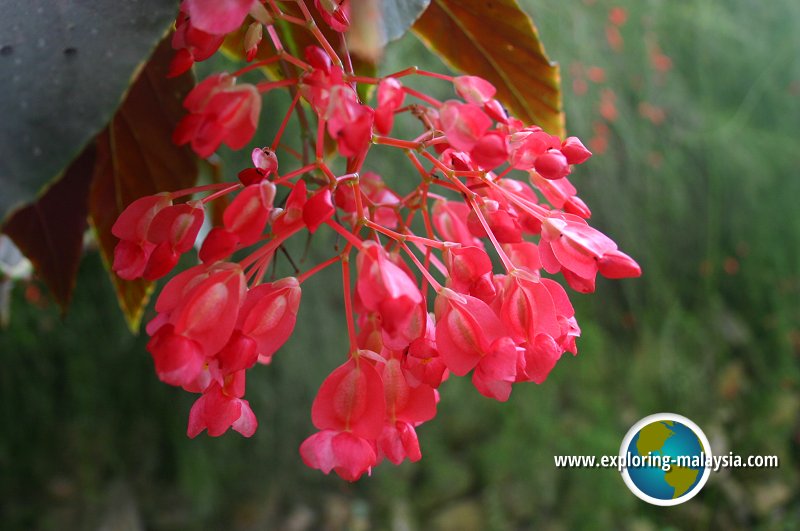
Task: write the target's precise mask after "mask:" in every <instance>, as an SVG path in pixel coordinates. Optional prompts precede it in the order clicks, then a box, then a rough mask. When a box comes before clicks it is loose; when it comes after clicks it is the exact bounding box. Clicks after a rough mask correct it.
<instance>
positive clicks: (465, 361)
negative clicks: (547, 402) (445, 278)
mask: <svg viewBox="0 0 800 531" xmlns="http://www.w3.org/2000/svg"><path fill="white" fill-rule="evenodd" d="M507 335H508V331H507V330H506V327H505V325H504V324H503V323H502V322H501V321H500V319H499V318H498V317H497V315H496V314H495V313H494V311H492V309H491V308H490V307H489V306H488V305H487V304H486V303H485V302H483V301H482V300H480V299H477V298H475V297H472V296H470V295H463V294H459V293H456V292H455V291H453V290H451V289H449V288H443V289H442V290H441V291H440V292H439V295H438V296H437V297H436V347H437V348H438V350H439V354H440V355H441V356H442V359H443V360H444V362H445V364H446V365H447V368H448V369H450V370H451V371H452V372H453V374H455V375H456V376H464V375H465V374H467V373H468V372H469V371H471V370H472V369H473V368H475V366H476V365H478V363H479V362H480V361H481V358H482V357H483V356H485V355H486V354H488V353H490V352H492V351H493V348H492V347H493V344H494V342H495V341H497V340H498V339H500V338H501V337H505V336H507Z"/></svg>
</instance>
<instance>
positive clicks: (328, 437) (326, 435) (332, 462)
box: [300, 430, 377, 481]
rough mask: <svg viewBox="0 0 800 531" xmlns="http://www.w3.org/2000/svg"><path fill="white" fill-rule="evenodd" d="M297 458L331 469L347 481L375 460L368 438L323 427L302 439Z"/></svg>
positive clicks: (370, 467) (355, 477)
mask: <svg viewBox="0 0 800 531" xmlns="http://www.w3.org/2000/svg"><path fill="white" fill-rule="evenodd" d="M300 457H302V458H303V462H304V463H305V464H306V466H309V467H311V468H315V469H317V470H321V471H322V472H323V473H325V474H330V472H331V470H333V471H334V472H336V473H337V474H338V475H339V477H341V478H342V479H344V480H346V481H356V480H357V479H358V478H360V477H361V476H362V475H363V474H364V473H365V472H369V471H371V470H372V467H373V466H375V464H376V462H377V456H376V455H375V447H374V445H373V444H372V443H370V441H368V440H366V439H364V438H362V437H358V436H357V435H354V434H352V433H350V432H346V431H345V432H342V431H336V430H322V431H319V432H317V433H315V434H314V435H312V436H311V437H309V438H308V439H306V440H305V441H303V444H301V445H300Z"/></svg>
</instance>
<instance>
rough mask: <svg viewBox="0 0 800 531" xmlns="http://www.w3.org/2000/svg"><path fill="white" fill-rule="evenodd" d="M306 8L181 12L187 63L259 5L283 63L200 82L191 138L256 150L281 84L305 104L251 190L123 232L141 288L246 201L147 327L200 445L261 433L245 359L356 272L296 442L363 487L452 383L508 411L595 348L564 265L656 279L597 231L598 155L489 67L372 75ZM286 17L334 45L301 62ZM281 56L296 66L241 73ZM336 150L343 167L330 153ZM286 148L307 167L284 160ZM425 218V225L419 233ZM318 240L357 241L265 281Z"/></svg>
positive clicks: (209, 149) (215, 191)
mask: <svg viewBox="0 0 800 531" xmlns="http://www.w3.org/2000/svg"><path fill="white" fill-rule="evenodd" d="M319 4H320V2H317V9H318V10H319V14H320V17H321V19H322V20H324V21H325V22H326V23H328V24H329V25H330V27H331V28H332V29H333V30H334V31H339V32H341V31H344V30H346V29H347V24H348V20H349V18H348V11H346V10H347V9H349V5H348V3H347V2H345V3H342V4H337V5H336V6H334V8H333V9H332V10H329V9H326V8H325V6H320V5H319ZM298 6H299V8H300V9H301V12H302V13H303V18H298V17H294V16H292V15H289V14H286V13H284V12H282V11H281V10H280V9H279V7H278V6H277V4H276V3H275V2H272V1H269V2H267V3H266V4H262V3H260V2H257V1H255V0H252V1H234V0H228V1H224V2H216V1H211V0H208V1H202V0H185V1H184V2H183V5H182V7H181V10H182V11H181V14H180V16H179V18H178V21H177V28H178V29H177V32H176V34H175V40H174V45H175V48H176V49H177V50H178V55H177V59H176V61H177V62H178V63H180V64H183V62H185V61H184V59H181V56H185V55H186V54H187V53H190V54H191V57H192V60H193V61H194V60H201V59H203V58H205V57H206V56H208V55H209V53H208V52H209V50H210V49H211V48H212V47H213V46H212V45H215V46H218V42H217V41H221V38H222V37H224V34H225V33H227V32H230V31H233V30H236V29H238V28H239V26H241V25H242V24H246V23H247V21H246V20H245V19H246V17H247V16H248V14H250V16H252V17H254V18H255V21H254V22H252V23H250V25H251V27H252V24H256V25H259V27H260V26H261V25H264V28H265V29H266V34H267V35H269V36H270V41H271V43H270V44H271V46H272V47H273V48H274V49H275V56H274V57H272V58H270V59H267V60H264V61H260V62H256V63H253V64H251V65H249V66H248V67H246V68H245V69H243V70H242V71H240V72H237V73H235V74H233V75H230V74H227V73H219V74H216V75H213V76H211V77H210V78H208V79H206V80H205V81H203V82H202V83H200V84H199V85H197V87H196V88H195V89H194V90H193V91H192V92H191V93H190V94H189V96H188V97H187V98H186V101H185V107H186V109H187V111H188V114H187V115H186V117H185V118H184V120H183V121H182V122H181V123H180V125H179V127H178V129H177V131H176V132H175V137H174V140H175V141H176V143H179V144H189V145H191V147H192V148H193V149H194V150H195V151H196V152H197V154H198V155H200V156H203V157H206V156H209V155H210V154H212V153H213V152H214V151H215V150H216V149H217V148H218V147H219V146H220V145H221V144H223V143H224V144H226V145H228V146H229V147H231V148H234V149H240V148H242V147H244V146H245V145H247V144H248V143H249V142H250V140H251V139H252V136H253V134H254V132H255V130H256V128H257V126H258V121H259V113H260V108H261V95H262V94H263V93H264V92H267V91H269V90H273V89H276V88H279V87H287V88H288V89H289V90H290V91H291V93H292V94H293V96H294V97H293V101H292V104H291V106H290V108H289V110H288V113H287V115H286V116H285V118H284V120H283V121H282V125H281V127H280V129H279V132H278V134H277V135H276V137H275V139H274V141H273V143H272V145H271V146H269V147H265V148H256V149H254V150H253V151H252V161H253V166H252V167H249V168H245V169H243V170H242V171H241V172H240V173H239V176H238V177H239V178H238V181H236V182H226V183H221V184H210V185H205V186H200V187H197V188H193V189H189V190H181V191H177V192H171V193H170V192H165V193H162V194H158V195H155V196H150V197H144V198H142V199H139V200H137V201H136V202H134V203H133V204H131V205H130V206H129V207H128V208H127V209H126V210H125V211H124V212H123V213H122V215H121V216H120V217H119V220H118V221H117V223H116V224H115V226H114V229H113V232H114V234H115V236H117V237H118V238H119V239H120V242H119V244H118V246H117V249H116V254H115V257H114V266H113V267H114V270H115V271H116V272H117V273H118V274H119V276H120V277H122V278H126V279H134V278H139V277H144V278H147V279H157V278H160V277H163V276H164V275H166V274H167V273H168V272H169V271H171V270H172V269H173V268H174V266H175V265H176V263H177V262H178V258H179V257H180V255H181V254H182V253H185V252H187V251H189V250H190V249H191V248H192V247H193V246H194V245H196V244H197V243H198V242H197V241H196V240H197V238H198V233H199V230H200V227H201V225H202V223H203V221H204V219H206V215H205V211H204V209H205V205H206V204H207V203H209V202H211V201H214V200H215V199H218V198H220V197H222V196H224V195H227V194H233V193H236V195H235V197H234V198H233V200H232V201H231V202H230V203H229V204H228V206H227V207H226V208H225V210H224V214H223V215H222V219H221V222H220V223H219V224H218V226H215V227H213V228H211V229H210V231H209V232H208V233H207V235H206V236H205V238H204V239H203V241H202V243H201V244H200V245H199V259H200V263H199V264H198V265H195V266H194V267H191V268H190V269H188V270H186V271H183V272H181V273H178V274H177V275H175V276H173V277H172V278H171V279H170V280H169V282H167V284H166V285H165V286H164V287H163V289H162V291H161V294H160V296H159V297H158V300H157V302H156V307H155V309H156V311H157V312H158V314H157V316H156V317H155V319H153V320H152V321H151V322H150V323H149V324H148V325H147V332H148V334H149V335H150V336H151V339H150V342H149V343H148V350H149V351H150V353H151V354H152V356H153V360H154V362H155V369H156V373H157V374H158V377H159V378H160V379H161V380H162V381H164V382H166V383H168V384H171V385H176V386H180V387H183V388H184V389H185V390H187V391H189V392H192V393H198V394H200V397H199V398H198V399H197V401H196V402H195V404H194V406H193V407H192V410H191V412H190V415H189V428H188V434H189V436H191V437H194V436H196V435H197V434H198V433H200V432H201V431H202V430H204V429H207V430H208V433H209V435H212V436H218V435H221V434H222V433H224V432H225V431H227V429H228V428H233V429H234V430H236V431H238V432H240V433H241V434H243V435H245V436H250V435H252V434H253V432H254V431H255V429H256V418H255V415H254V414H253V411H252V409H251V407H250V405H249V403H248V402H247V400H244V398H243V397H244V394H245V373H246V371H247V370H249V369H251V368H252V367H254V366H255V365H256V364H258V363H262V364H268V363H270V361H271V360H272V356H273V355H274V354H275V352H276V351H277V350H278V349H279V348H280V347H281V346H282V345H283V344H284V343H285V342H286V340H287V339H288V338H289V336H290V335H291V333H292V331H293V329H294V327H295V323H296V320H297V313H298V307H299V303H300V295H301V285H302V284H303V283H304V282H305V281H306V280H307V279H308V278H310V277H311V276H313V275H314V274H316V273H317V272H319V271H321V270H322V269H324V268H326V267H328V266H330V265H333V264H336V263H338V264H340V266H341V270H342V284H343V298H344V314H345V315H344V319H345V321H346V323H347V328H348V332H349V337H350V344H349V349H348V350H347V359H346V361H345V362H344V363H343V364H342V365H341V366H339V367H338V368H336V369H335V370H334V371H333V372H332V373H331V374H330V375H329V376H328V377H327V378H326V379H325V381H324V382H323V383H322V386H321V387H320V390H319V393H318V395H317V397H316V399H315V400H314V404H313V407H312V412H311V418H312V421H313V424H314V426H315V427H316V428H317V430H318V431H317V432H316V433H315V434H313V435H311V436H310V437H309V438H308V439H306V440H305V442H303V443H302V445H301V447H300V454H301V456H302V458H303V460H304V462H305V463H306V464H307V465H308V466H310V467H313V468H317V469H320V470H322V471H323V472H325V473H326V474H327V473H329V472H331V471H335V472H336V473H337V474H338V475H340V476H341V477H343V478H345V479H347V480H350V481H353V480H356V479H358V478H359V477H361V476H362V475H363V474H364V473H369V472H370V471H371V469H372V467H374V466H375V465H377V464H378V463H379V462H380V461H381V460H383V459H384V458H386V459H388V460H389V461H391V462H393V463H395V464H399V463H400V462H402V461H403V460H405V459H406V458H407V459H409V460H411V461H416V460H418V459H420V457H421V452H420V444H419V441H418V438H417V432H416V429H417V427H418V426H419V425H420V424H422V423H424V422H426V421H428V420H430V419H432V418H433V417H434V416H435V415H436V404H437V401H438V397H439V395H438V393H439V389H440V388H441V385H442V382H443V381H445V380H446V379H447V378H448V377H449V376H450V375H451V374H453V375H456V376H465V375H467V374H469V373H470V372H471V373H472V382H473V383H474V385H475V388H476V389H477V390H478V392H480V393H481V394H482V395H484V396H486V397H489V398H493V399H496V400H501V401H505V400H507V399H508V398H509V395H510V393H511V390H512V386H513V384H515V383H519V382H535V383H542V382H543V381H544V380H545V379H546V378H547V376H548V374H549V373H550V372H551V370H552V369H553V368H554V366H555V365H556V363H557V362H558V360H559V359H560V357H561V356H562V354H563V353H564V352H570V353H572V354H576V353H577V346H576V338H577V337H578V336H579V335H580V328H579V327H578V323H577V321H576V318H575V311H574V309H573V307H572V304H571V303H570V300H569V297H568V295H567V292H566V290H565V289H564V287H562V285H561V284H559V283H558V282H556V281H555V280H553V279H552V278H550V277H548V276H547V275H554V274H557V273H561V275H562V276H563V278H564V280H565V281H566V284H567V285H568V286H569V287H570V288H572V289H574V290H577V291H580V292H584V293H586V292H591V291H594V287H595V279H596V277H597V274H598V273H599V274H600V275H603V276H605V277H608V278H623V277H635V276H638V275H640V273H641V271H640V269H639V266H638V265H637V264H636V262H635V261H634V260H633V259H631V258H630V257H629V256H627V255H626V254H624V253H622V252H621V251H620V250H619V249H618V248H617V245H616V244H615V243H614V242H613V241H612V240H611V239H609V238H608V237H607V236H605V235H604V234H602V233H601V232H599V231H597V230H596V229H593V228H592V227H590V226H589V224H588V223H587V221H586V219H587V218H589V217H590V214H591V213H590V211H589V208H588V207H587V206H586V204H585V203H584V202H583V201H582V200H581V199H580V198H579V197H578V196H577V195H576V189H575V187H574V186H573V185H572V184H571V183H570V181H569V180H568V175H569V174H570V173H571V171H572V168H573V167H574V165H576V164H580V163H583V162H585V161H586V160H587V159H588V158H589V157H590V156H591V153H590V152H589V151H588V150H587V149H586V148H585V147H584V146H583V144H582V143H581V142H580V140H578V139H577V138H575V137H569V138H567V139H565V140H561V139H559V138H557V137H555V136H553V135H550V134H548V133H546V132H545V131H543V130H542V129H541V128H539V127H536V126H533V125H526V124H524V123H523V122H521V121H520V120H518V119H516V118H514V117H512V116H509V115H508V114H507V113H506V111H505V110H504V108H503V106H502V105H501V104H500V103H499V102H498V101H497V100H496V99H494V96H495V88H494V87H493V86H492V85H491V84H490V83H489V82H487V81H485V80H483V79H480V78H477V77H472V76H460V77H451V76H447V75H443V74H436V73H432V72H424V71H420V70H418V69H416V68H410V69H407V70H404V71H402V72H398V73H396V74H392V75H389V76H387V77H384V78H380V79H375V78H368V77H360V76H357V75H355V74H354V73H353V72H352V70H351V69H350V68H349V67H348V66H347V65H349V64H350V61H349V60H348V58H347V57H344V58H343V57H341V56H339V55H337V53H336V52H335V51H334V48H333V46H332V45H331V44H330V43H329V42H328V40H327V39H326V38H325V36H324V34H323V33H322V32H321V31H319V29H318V27H317V26H316V25H315V24H314V23H312V21H313V20H314V19H313V15H312V14H311V13H310V11H309V10H308V8H307V7H306V6H305V4H304V3H303V2H300V3H298ZM276 20H283V21H284V22H286V23H289V24H295V25H297V26H302V27H304V28H309V27H310V28H311V31H312V33H313V34H314V36H315V37H316V38H317V39H318V41H319V46H314V47H309V48H308V49H307V50H305V54H304V57H303V58H297V57H292V56H290V55H289V54H287V53H286V51H285V49H284V47H283V46H282V43H281V41H280V38H279V34H278V32H277V30H276V28H275V26H274V25H273V23H274V22H275V21H276ZM315 30H316V31H315ZM248 32H250V30H248ZM261 32H262V30H259V31H258V32H257V33H258V34H261ZM207 35H210V36H211V37H207ZM212 37H213V38H212ZM192 43H194V44H192ZM259 45H260V44H259V42H255V46H256V47H258V46H259ZM246 46H248V47H252V46H253V42H252V40H251V42H247V43H246ZM247 51H248V55H252V54H250V53H249V52H250V50H249V49H248V50H247ZM212 53H213V51H212ZM279 61H280V62H282V63H283V67H284V68H285V69H286V71H288V72H292V73H293V74H292V75H293V76H294V77H292V76H288V77H287V78H286V79H283V80H280V81H263V82H260V83H258V84H249V83H245V82H242V81H241V79H240V78H241V76H242V75H244V74H245V73H247V72H250V71H253V70H254V69H256V68H257V67H259V66H265V65H267V64H271V63H275V62H279ZM414 75H423V76H430V77H434V78H438V79H440V80H442V81H443V82H447V83H451V84H452V86H453V88H454V91H455V95H456V96H457V98H453V99H450V100H447V101H444V102H442V101H438V100H436V99H434V98H432V97H430V96H428V95H426V94H424V93H421V92H419V91H417V90H415V89H413V88H411V87H410V86H408V85H407V84H405V83H404V81H406V80H407V79H413V77H412V76H414ZM358 84H372V85H375V86H376V87H377V91H376V93H375V104H374V105H370V104H369V103H367V102H364V101H362V100H361V99H360V98H359V95H358V91H357V90H356V87H357V85H358ZM309 111H310V112H311V113H313V116H314V117H315V118H316V120H315V121H314V123H313V125H311V124H309V125H308V127H309V128H310V130H309V131H307V132H308V133H310V134H309V135H307V136H308V137H310V138H312V140H302V142H307V144H305V145H303V146H300V148H299V149H297V150H295V149H292V148H289V147H286V144H285V142H287V140H286V139H283V138H282V137H283V132H284V130H285V127H286V123H287V122H288V121H289V118H290V117H291V115H292V114H293V113H296V112H297V113H300V112H309ZM401 113H408V114H411V115H412V116H414V117H415V118H416V119H417V120H418V121H419V124H420V133H419V135H418V136H417V137H416V138H413V139H399V138H394V137H391V136H389V135H391V133H392V131H393V130H394V129H395V128H394V118H395V116H397V115H398V114H401ZM314 127H315V128H316V129H313V128H314ZM326 141H327V142H328V143H329V144H335V146H336V154H337V155H338V157H341V158H342V159H344V163H343V164H336V165H334V164H332V163H331V161H332V159H335V158H336V157H335V156H334V157H327V158H326V147H325V146H326ZM376 145H381V146H387V147H388V148H393V149H398V150H401V151H402V152H403V153H404V155H405V157H406V158H407V159H408V162H409V165H408V169H409V170H411V172H413V173H414V174H416V175H417V178H416V181H417V186H416V188H414V190H413V191H412V192H410V193H407V194H405V195H401V194H399V193H397V192H396V191H394V190H393V189H392V188H391V187H390V186H389V184H388V183H387V182H386V181H384V179H383V178H382V177H381V176H380V175H378V174H376V173H374V172H370V171H368V170H366V169H365V167H364V166H365V160H366V156H367V153H368V152H369V151H370V150H371V149H372V148H373V147H374V146H376ZM276 151H277V152H278V153H280V154H281V165H289V166H290V168H291V169H290V170H288V171H285V172H281V171H279V164H278V161H279V158H278V156H277V155H276ZM301 153H306V155H305V156H304V155H302V154H301ZM308 153H313V157H310V156H308ZM284 155H285V156H284ZM293 157H294V158H293ZM295 159H296V160H295ZM334 167H337V168H338V167H343V168H345V170H344V171H342V172H337V171H334V169H333V168H334ZM520 175H521V176H523V177H524V178H523V179H518V178H515V177H518V176H520ZM282 190H286V193H283V192H282ZM237 192H238V193H237ZM203 194H207V195H205V196H204V197H202V198H200V199H193V200H190V201H188V202H177V203H175V202H174V201H175V200H176V199H180V198H186V197H189V196H195V197H196V196H198V195H203ZM278 197H282V198H283V199H282V200H280V201H278V200H277V199H276V198H278ZM277 205H280V206H277ZM417 223H418V226H420V227H422V228H421V229H420V230H419V231H418V232H420V233H421V234H418V233H416V232H415V231H414V230H413V229H412V225H413V226H417ZM318 230H319V231H320V232H328V233H330V234H335V235H337V239H342V240H343V241H344V242H345V244H344V246H343V248H339V247H337V248H336V249H334V252H333V255H332V256H331V258H330V259H328V260H326V261H324V262H322V263H319V264H316V265H315V266H313V267H312V268H310V269H309V270H307V271H305V272H302V273H300V272H299V271H298V273H297V275H296V276H291V277H287V278H283V279H279V280H274V281H271V282H265V279H264V277H265V273H266V271H267V268H268V266H269V265H270V263H271V261H272V260H273V257H274V255H275V253H276V252H277V251H278V250H279V249H280V248H281V246H282V245H283V243H284V242H285V241H286V240H287V239H289V238H291V237H293V236H295V235H296V234H297V233H304V232H306V231H307V232H309V233H315V232H317V231H318ZM490 251H491V253H492V254H494V255H495V256H496V257H497V260H498V262H499V264H498V265H499V267H501V268H502V269H501V271H497V269H498V268H496V267H495V265H494V264H493V261H492V256H490ZM353 253H355V271H354V273H355V274H354V275H353V271H352V269H353V268H352V267H351V263H350V261H351V258H352V255H353ZM353 276H354V277H355V283H354V285H353Z"/></svg>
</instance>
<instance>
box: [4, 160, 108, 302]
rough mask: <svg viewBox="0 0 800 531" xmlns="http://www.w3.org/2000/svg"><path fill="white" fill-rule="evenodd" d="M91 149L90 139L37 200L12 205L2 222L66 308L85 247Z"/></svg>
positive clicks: (92, 161) (90, 178)
mask: <svg viewBox="0 0 800 531" xmlns="http://www.w3.org/2000/svg"><path fill="white" fill-rule="evenodd" d="M94 164H95V149H94V146H92V145H90V146H89V147H88V148H86V150H85V151H84V152H83V153H82V154H81V155H80V156H79V157H78V158H77V159H75V160H74V161H73V162H72V164H71V165H70V166H69V168H67V170H66V172H65V173H64V175H63V176H62V177H61V179H59V180H58V181H56V183H55V184H54V185H53V186H51V187H50V188H49V189H48V190H47V192H45V194H44V195H43V196H41V197H40V198H39V199H38V200H37V201H36V202H35V203H33V204H31V205H28V206H26V207H25V208H23V209H22V210H18V211H16V212H15V213H14V214H13V215H12V216H11V218H10V219H9V220H8V222H6V224H5V226H4V227H3V232H5V233H6V234H8V236H9V237H10V238H11V239H12V240H14V243H15V244H16V245H17V247H19V249H20V250H21V251H22V253H23V254H24V255H25V256H26V257H27V258H28V260H30V261H31V263H33V265H34V267H35V268H36V273H37V275H39V277H40V278H41V279H42V280H43V281H44V283H45V284H46V285H47V287H48V288H49V289H50V292H51V293H52V294H53V298H54V299H55V300H56V302H58V304H59V305H60V306H61V310H62V312H65V311H66V310H67V306H69V301H70V299H71V298H72V290H73V288H74V287H75V276H76V275H77V273H78V264H79V263H80V259H81V254H82V251H83V233H84V232H85V231H86V215H87V213H88V208H89V206H88V204H87V200H86V196H87V194H88V193H89V185H90V184H91V182H92V170H93V168H94Z"/></svg>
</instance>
